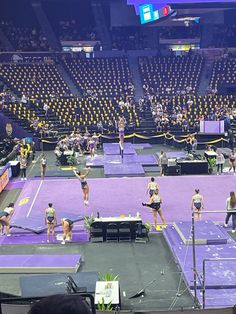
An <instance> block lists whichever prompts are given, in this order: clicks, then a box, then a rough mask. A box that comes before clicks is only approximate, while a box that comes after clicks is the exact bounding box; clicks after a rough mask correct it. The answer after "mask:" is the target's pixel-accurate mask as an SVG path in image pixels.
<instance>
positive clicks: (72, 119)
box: [47, 96, 139, 133]
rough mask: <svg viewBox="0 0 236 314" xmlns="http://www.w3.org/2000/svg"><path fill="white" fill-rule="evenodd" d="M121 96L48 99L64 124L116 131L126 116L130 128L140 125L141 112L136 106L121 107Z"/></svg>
mask: <svg viewBox="0 0 236 314" xmlns="http://www.w3.org/2000/svg"><path fill="white" fill-rule="evenodd" d="M118 102H119V97H114V98H113V99H111V98H108V97H100V98H93V97H90V96H87V97H83V98H67V99H58V100H54V101H48V102H47V104H48V106H49V108H50V110H51V111H52V112H53V113H54V114H55V115H56V116H57V117H58V118H59V120H60V121H61V123H62V124H64V125H66V126H68V127H72V128H78V129H80V131H83V132H84V131H85V130H86V129H88V130H89V131H96V132H100V133H103V132H107V131H109V132H116V130H117V121H118V118H119V117H120V116H124V117H125V118H126V121H127V125H128V127H129V128H131V127H132V126H133V127H135V126H139V114H138V110H137V109H136V107H135V106H134V107H122V108H121V107H120V106H119V103H118Z"/></svg>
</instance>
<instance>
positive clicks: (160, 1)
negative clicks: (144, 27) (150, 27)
mask: <svg viewBox="0 0 236 314" xmlns="http://www.w3.org/2000/svg"><path fill="white" fill-rule="evenodd" d="M147 2H148V3H150V4H157V5H164V4H170V5H171V4H178V3H182V4H188V3H202V4H204V3H205V4H208V3H213V4H214V3H226V4H227V3H236V1H235V0H149V1H147V0H127V4H133V5H135V6H139V5H141V4H146V3H147Z"/></svg>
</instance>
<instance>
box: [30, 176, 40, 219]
mask: <svg viewBox="0 0 236 314" xmlns="http://www.w3.org/2000/svg"><path fill="white" fill-rule="evenodd" d="M42 184H43V180H41V182H40V184H39V187H38V189H37V192H36V194H35V196H34V199H33V202H32V204H31V206H30V209H29V211H28V214H27V216H26V217H29V215H30V213H31V210H32V208H33V206H34V203H35V201H36V198H37V196H38V194H39V191H40V189H41V186H42Z"/></svg>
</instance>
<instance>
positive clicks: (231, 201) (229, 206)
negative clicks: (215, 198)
mask: <svg viewBox="0 0 236 314" xmlns="http://www.w3.org/2000/svg"><path fill="white" fill-rule="evenodd" d="M226 210H227V215H226V217H225V223H224V226H225V227H228V222H229V218H230V217H231V216H232V224H233V226H232V233H235V232H236V212H235V213H232V212H231V211H233V210H234V211H236V197H235V193H234V192H233V191H232V192H230V196H229V197H228V198H227V200H226Z"/></svg>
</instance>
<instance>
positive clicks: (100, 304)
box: [97, 298, 112, 311]
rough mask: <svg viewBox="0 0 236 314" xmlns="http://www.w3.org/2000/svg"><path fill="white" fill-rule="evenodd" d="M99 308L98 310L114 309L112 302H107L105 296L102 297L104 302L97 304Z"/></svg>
mask: <svg viewBox="0 0 236 314" xmlns="http://www.w3.org/2000/svg"><path fill="white" fill-rule="evenodd" d="M97 309H98V311H112V303H111V302H109V303H108V304H105V301H104V298H102V302H101V303H100V302H98V304H97Z"/></svg>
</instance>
